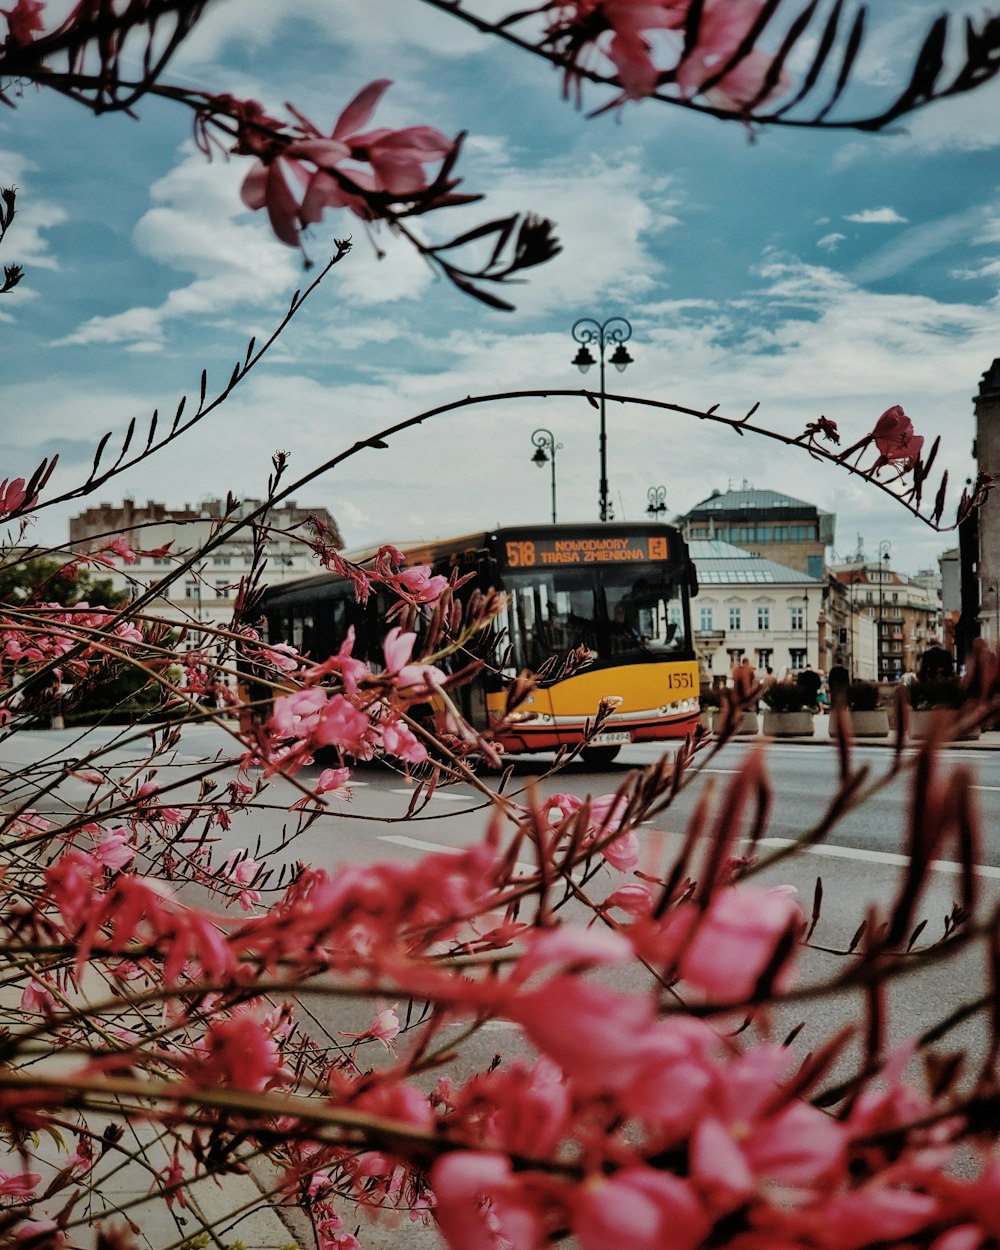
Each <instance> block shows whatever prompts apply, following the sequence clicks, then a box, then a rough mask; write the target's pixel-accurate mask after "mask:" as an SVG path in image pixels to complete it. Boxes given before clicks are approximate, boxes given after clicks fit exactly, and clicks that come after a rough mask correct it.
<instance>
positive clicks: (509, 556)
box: [504, 534, 670, 569]
mask: <svg viewBox="0 0 1000 1250" xmlns="http://www.w3.org/2000/svg"><path fill="white" fill-rule="evenodd" d="M669 558H670V549H669V543H668V541H667V538H666V536H665V535H663V534H651V535H648V536H647V535H638V534H630V535H626V536H625V537H616V536H612V535H608V537H607V538H605V537H603V536H598V537H593V536H591V537H586V538H584V537H580V538H544V539H537V538H535V539H516V540H508V541H507V542H506V543H505V544H504V560H505V562H506V564H507V566H508V568H512V569H533V568H540V567H543V566H545V565H549V566H552V565H568V564H630V563H633V562H640V561H647V560H668V559H669Z"/></svg>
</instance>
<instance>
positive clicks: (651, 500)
mask: <svg viewBox="0 0 1000 1250" xmlns="http://www.w3.org/2000/svg"><path fill="white" fill-rule="evenodd" d="M646 500H647V506H646V511H647V512H648V513H649V515H650V516H654V517H660V516H663V514H664V512H666V510H667V488H666V487H665V486H651V487H650V488H649V490H647V491H646Z"/></svg>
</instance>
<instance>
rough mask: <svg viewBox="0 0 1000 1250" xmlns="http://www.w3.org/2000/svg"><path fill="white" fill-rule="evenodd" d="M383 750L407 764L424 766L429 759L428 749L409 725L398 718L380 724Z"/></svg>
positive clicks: (391, 718)
mask: <svg viewBox="0 0 1000 1250" xmlns="http://www.w3.org/2000/svg"><path fill="white" fill-rule="evenodd" d="M379 734H380V735H381V738H382V750H383V751H385V753H386V755H392V756H395V758H396V759H398V760H404V761H405V762H406V763H407V764H422V763H423V762H424V761H425V760H426V759H427V758H428V752H427V748H426V747H425V746H424V744H423V743H422V742H421V741H420V740H419V739H418V738H417V737H416V735H415V734H414V733H413V731H412V730H411V729H410V727H409V725H407V724H406V723H405V721H401V720H399V719H398V718H396V717H390V718H389V719H387V720H384V721H381V722H379Z"/></svg>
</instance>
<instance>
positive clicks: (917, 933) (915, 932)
mask: <svg viewBox="0 0 1000 1250" xmlns="http://www.w3.org/2000/svg"><path fill="white" fill-rule="evenodd" d="M926 928H927V921H926V920H921V922H920V923H919V924H918V925H917V927H916V928H915V929H914V930H913V932H912V933H911V934H910V940H909V941H908V942H907V943H906V949H907V950H908V951H910V950H912V949H913V943H914V942H915V941H916V940H917V938H918V937H920V935H921V933H923V931H924V930H925V929H926Z"/></svg>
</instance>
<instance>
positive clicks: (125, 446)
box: [119, 417, 135, 459]
mask: <svg viewBox="0 0 1000 1250" xmlns="http://www.w3.org/2000/svg"><path fill="white" fill-rule="evenodd" d="M134 433H135V417H133V418H132V420H131V421H130V422H129V423H128V430H127V431H126V433H125V441H124V443H122V449H121V452H120V454H119V459H120V458H121V456H124V455H125V453H126V452H127V451H128V449H129V445H130V444H131V442H132V435H133V434H134Z"/></svg>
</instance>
